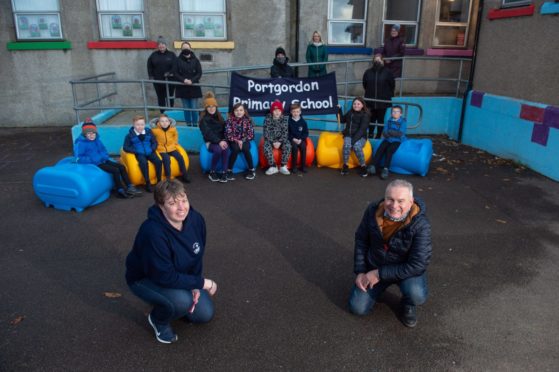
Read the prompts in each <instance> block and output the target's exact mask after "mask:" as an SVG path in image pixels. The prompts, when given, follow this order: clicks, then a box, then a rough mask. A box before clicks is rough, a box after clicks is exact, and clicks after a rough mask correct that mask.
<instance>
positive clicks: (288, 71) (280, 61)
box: [270, 47, 295, 78]
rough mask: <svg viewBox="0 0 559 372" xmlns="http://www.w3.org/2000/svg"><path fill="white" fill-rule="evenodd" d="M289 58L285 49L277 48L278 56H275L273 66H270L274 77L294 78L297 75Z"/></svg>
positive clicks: (271, 74)
mask: <svg viewBox="0 0 559 372" xmlns="http://www.w3.org/2000/svg"><path fill="white" fill-rule="evenodd" d="M288 62H289V58H287V56H286V55H285V49H283V48H282V47H279V48H277V49H276V57H275V58H274V62H273V64H272V67H271V68H270V76H271V77H273V78H277V77H280V78H281V77H284V78H292V77H295V71H293V68H292V67H291V66H289V64H288Z"/></svg>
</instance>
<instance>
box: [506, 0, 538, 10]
mask: <svg viewBox="0 0 559 372" xmlns="http://www.w3.org/2000/svg"><path fill="white" fill-rule="evenodd" d="M533 2H534V1H533V0H518V1H515V2H512V3H508V4H507V0H501V8H516V7H520V6H527V5H532V3H533Z"/></svg>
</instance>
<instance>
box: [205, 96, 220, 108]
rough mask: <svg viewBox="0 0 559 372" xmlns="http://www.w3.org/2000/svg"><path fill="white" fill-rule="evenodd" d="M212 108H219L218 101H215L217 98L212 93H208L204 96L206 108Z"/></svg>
mask: <svg viewBox="0 0 559 372" xmlns="http://www.w3.org/2000/svg"><path fill="white" fill-rule="evenodd" d="M210 106H215V107H218V106H217V100H216V99H215V96H214V94H213V93H212V92H207V93H206V94H205V95H204V108H205V109H207V108H208V107H210Z"/></svg>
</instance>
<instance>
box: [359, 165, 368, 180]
mask: <svg viewBox="0 0 559 372" xmlns="http://www.w3.org/2000/svg"><path fill="white" fill-rule="evenodd" d="M359 175H360V176H361V177H363V178H365V177H367V176H368V175H369V173H368V172H367V166H366V165H362V166H361V167H360V168H359Z"/></svg>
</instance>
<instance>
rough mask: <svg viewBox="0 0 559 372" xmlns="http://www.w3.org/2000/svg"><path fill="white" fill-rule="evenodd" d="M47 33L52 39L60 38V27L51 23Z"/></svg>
mask: <svg viewBox="0 0 559 372" xmlns="http://www.w3.org/2000/svg"><path fill="white" fill-rule="evenodd" d="M49 32H50V36H52V37H60V26H58V23H54V22H52V23H51V24H50V26H49Z"/></svg>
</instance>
